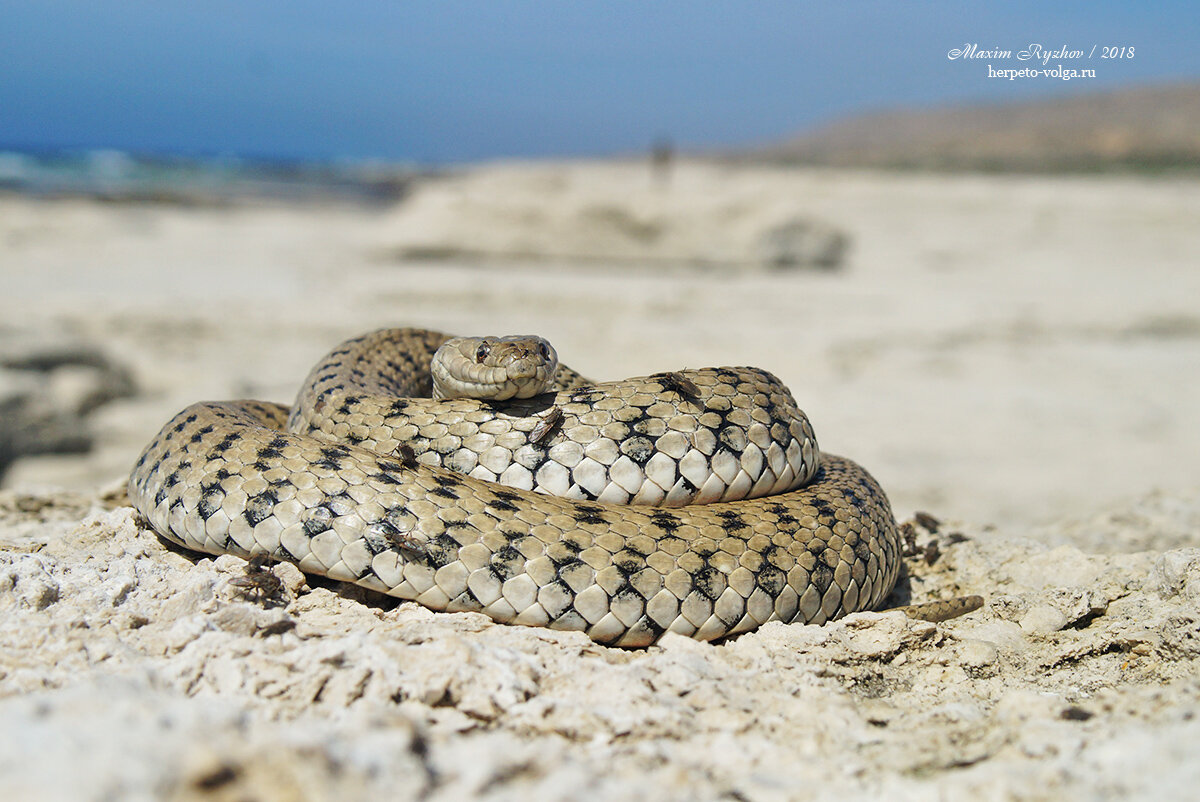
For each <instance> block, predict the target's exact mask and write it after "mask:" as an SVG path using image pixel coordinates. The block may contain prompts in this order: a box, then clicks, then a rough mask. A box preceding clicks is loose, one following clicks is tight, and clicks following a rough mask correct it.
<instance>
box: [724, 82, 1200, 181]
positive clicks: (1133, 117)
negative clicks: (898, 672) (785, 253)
mask: <svg viewBox="0 0 1200 802" xmlns="http://www.w3.org/2000/svg"><path fill="white" fill-rule="evenodd" d="M739 156H740V158H747V159H750V160H752V161H770V162H783V163H794V164H815V165H831V166H847V167H897V168H916V169H933V170H960V169H969V170H996V171H1038V172H1042V171H1090V170H1116V169H1133V170H1149V171H1159V170H1166V169H1172V168H1179V167H1183V168H1188V169H1191V170H1194V169H1197V168H1200V83H1194V84H1176V85H1170V86H1155V87H1142V88H1137V89H1125V90H1120V91H1111V92H1089V93H1086V94H1074V95H1071V96H1070V97H1056V98H1051V99H1047V100H1037V101H1029V102H1023V103H1005V104H995V105H973V106H956V107H947V108H938V109H926V110H919V109H905V110H895V111H887V112H879V113H873V114H864V115H861V116H855V117H851V118H848V119H845V120H841V121H838V122H834V123H832V124H830V125H827V126H824V127H822V128H818V129H816V130H814V131H811V132H809V133H807V134H804V135H802V136H799V137H797V138H795V139H792V140H789V141H786V142H782V143H779V144H777V145H771V146H768V147H765V148H760V149H756V150H754V151H750V152H743V153H741V154H740V155H739Z"/></svg>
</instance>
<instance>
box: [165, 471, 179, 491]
mask: <svg viewBox="0 0 1200 802" xmlns="http://www.w3.org/2000/svg"><path fill="white" fill-rule="evenodd" d="M177 484H179V471H178V470H174V471H171V472H170V473H169V474H167V478H166V479H164V480H163V485H164V486H165V487H174V486H175V485H177Z"/></svg>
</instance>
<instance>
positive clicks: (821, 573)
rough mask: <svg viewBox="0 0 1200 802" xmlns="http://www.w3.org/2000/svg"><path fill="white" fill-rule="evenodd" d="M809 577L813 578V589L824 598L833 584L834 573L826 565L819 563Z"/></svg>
mask: <svg viewBox="0 0 1200 802" xmlns="http://www.w3.org/2000/svg"><path fill="white" fill-rule="evenodd" d="M809 576H810V577H811V578H812V584H813V587H814V588H816V589H817V592H818V593H820V594H821V595H822V596H823V595H825V591H827V590H829V586H830V585H832V584H833V571H832V570H831V569H830V567H829V566H828V565H826V564H825V563H822V562H819V563H817V564H816V565H815V566H813V569H812V571H811V572H810V573H809Z"/></svg>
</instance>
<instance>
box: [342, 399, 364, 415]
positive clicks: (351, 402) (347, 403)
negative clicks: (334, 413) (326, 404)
mask: <svg viewBox="0 0 1200 802" xmlns="http://www.w3.org/2000/svg"><path fill="white" fill-rule="evenodd" d="M360 400H361V399H360V398H359V397H358V396H356V395H348V396H346V397H345V398H343V399H342V405H341V406H340V407H338V412H339V413H341V414H342V415H349V414H350V413H351V412H353V411H354V408H355V407H356V406H357V405H358V402H359V401H360Z"/></svg>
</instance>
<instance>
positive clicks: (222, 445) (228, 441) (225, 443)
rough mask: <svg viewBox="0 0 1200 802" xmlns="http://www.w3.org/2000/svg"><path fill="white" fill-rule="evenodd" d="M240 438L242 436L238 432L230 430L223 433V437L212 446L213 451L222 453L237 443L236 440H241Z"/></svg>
mask: <svg viewBox="0 0 1200 802" xmlns="http://www.w3.org/2000/svg"><path fill="white" fill-rule="evenodd" d="M241 439H242V436H241V435H240V434H238V433H237V432H230V433H229V434H227V435H225V437H223V438H222V439H221V442H219V443H217V444H216V445H214V446H213V447H212V448H213V451H215V452H216V453H218V454H224V453H225V452H226V451H228V450H229V449H231V448H233V446H234V444H235V443H237V441H238V440H241Z"/></svg>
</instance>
